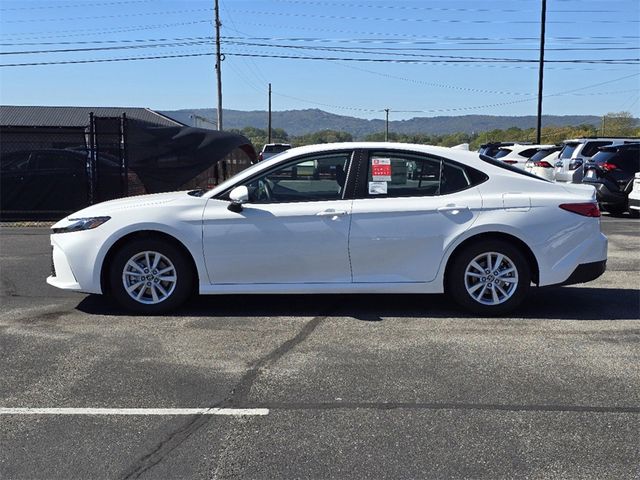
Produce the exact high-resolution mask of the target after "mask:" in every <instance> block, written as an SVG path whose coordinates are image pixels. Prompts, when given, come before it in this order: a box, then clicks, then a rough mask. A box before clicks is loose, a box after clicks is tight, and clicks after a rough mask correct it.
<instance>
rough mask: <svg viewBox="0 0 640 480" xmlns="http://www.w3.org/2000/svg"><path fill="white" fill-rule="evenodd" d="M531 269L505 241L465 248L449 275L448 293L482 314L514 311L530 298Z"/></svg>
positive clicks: (494, 241)
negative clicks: (528, 294) (528, 296)
mask: <svg viewBox="0 0 640 480" xmlns="http://www.w3.org/2000/svg"><path fill="white" fill-rule="evenodd" d="M530 284H531V268H530V266H529V263H528V262H527V259H526V258H525V257H524V255H523V254H522V252H521V251H520V250H519V249H518V248H517V247H515V246H514V245H512V244H510V243H508V242H505V241H503V240H483V241H479V242H476V243H473V244H471V245H468V246H466V247H464V249H463V250H462V251H461V252H459V253H458V254H457V255H456V256H455V257H454V258H453V260H452V263H451V266H450V268H449V270H448V272H447V285H446V291H447V293H448V294H449V295H450V296H451V297H452V298H453V299H454V300H455V301H456V302H457V303H458V304H459V305H461V306H462V307H464V308H465V309H466V310H469V311H471V312H473V313H476V314H480V315H490V316H491V315H501V314H504V313H507V312H510V311H512V310H513V309H515V308H516V307H517V306H518V305H520V304H521V303H522V302H523V300H524V299H525V298H526V296H527V292H528V291H529V287H530Z"/></svg>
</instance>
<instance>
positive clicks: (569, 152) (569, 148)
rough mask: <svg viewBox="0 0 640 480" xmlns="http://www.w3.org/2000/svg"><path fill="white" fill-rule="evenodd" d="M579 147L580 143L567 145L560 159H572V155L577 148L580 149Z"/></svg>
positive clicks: (561, 152) (563, 148)
mask: <svg viewBox="0 0 640 480" xmlns="http://www.w3.org/2000/svg"><path fill="white" fill-rule="evenodd" d="M578 145H580V144H579V143H565V145H564V147H562V150H561V151H560V156H559V157H558V158H562V159H565V158H571V155H573V152H575V151H576V148H578Z"/></svg>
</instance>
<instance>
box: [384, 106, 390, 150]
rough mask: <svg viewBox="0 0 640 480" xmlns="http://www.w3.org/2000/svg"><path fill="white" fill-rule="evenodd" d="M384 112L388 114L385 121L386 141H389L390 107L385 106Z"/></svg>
mask: <svg viewBox="0 0 640 480" xmlns="http://www.w3.org/2000/svg"><path fill="white" fill-rule="evenodd" d="M384 112H385V115H386V120H385V122H384V141H385V142H388V141H389V109H388V108H385V109H384Z"/></svg>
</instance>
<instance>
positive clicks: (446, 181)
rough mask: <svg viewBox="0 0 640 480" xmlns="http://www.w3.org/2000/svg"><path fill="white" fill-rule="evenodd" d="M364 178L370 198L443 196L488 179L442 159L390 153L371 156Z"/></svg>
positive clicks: (381, 152)
mask: <svg viewBox="0 0 640 480" xmlns="http://www.w3.org/2000/svg"><path fill="white" fill-rule="evenodd" d="M367 175H368V176H367V196H368V197H370V198H374V197H431V196H436V195H446V194H449V193H454V192H459V191H461V190H465V189H467V188H470V187H473V186H475V185H478V184H480V183H482V182H484V181H485V180H486V179H487V178H488V177H487V176H486V175H485V174H484V173H482V172H479V171H477V170H475V169H473V168H471V167H468V166H466V165H461V164H458V163H456V162H453V161H449V160H445V159H443V158H439V157H431V156H428V155H419V154H413V153H405V152H389V151H380V152H372V153H370V155H369V161H368V173H367Z"/></svg>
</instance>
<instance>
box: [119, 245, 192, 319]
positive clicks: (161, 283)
mask: <svg viewBox="0 0 640 480" xmlns="http://www.w3.org/2000/svg"><path fill="white" fill-rule="evenodd" d="M145 252H149V253H151V254H157V257H156V256H153V255H150V257H149V260H150V263H151V265H153V262H154V261H155V259H156V258H158V259H159V260H158V264H157V269H156V270H155V272H156V273H157V275H155V274H154V271H149V272H147V273H145V272H144V271H142V270H140V269H143V267H145V266H146V264H145ZM133 259H140V260H139V261H134V262H133V263H135V264H136V265H137V268H138V269H134V268H133V267H131V264H129V263H128V262H129V261H130V260H133ZM125 269H127V270H126V273H125ZM143 270H144V269H143ZM147 270H148V269H147ZM165 270H166V272H164V271H165ZM162 272H164V273H162ZM193 274H194V272H193V267H192V264H191V262H190V260H189V258H188V257H187V255H186V254H185V253H184V252H183V251H182V250H181V249H180V248H178V247H176V246H175V245H173V244H172V243H170V242H168V241H165V240H162V239H159V238H137V239H134V240H131V241H130V242H127V243H126V244H125V245H123V246H122V247H121V248H120V249H119V250H118V251H117V252H116V254H115V255H114V257H113V259H112V262H111V265H110V266H109V285H110V287H111V290H110V293H111V295H112V296H113V298H114V299H115V300H116V301H117V302H118V303H119V304H120V305H121V306H122V307H124V308H125V309H127V310H130V311H133V312H137V313H143V314H148V315H155V314H160V313H165V312H168V311H171V310H174V309H176V308H178V307H179V306H180V305H182V304H183V303H184V302H185V301H186V300H187V298H188V297H189V296H190V295H191V293H192V291H193V276H194V275H193ZM135 275H140V276H141V277H142V276H145V277H147V278H144V279H141V277H139V278H136V277H135ZM149 277H151V278H149ZM163 279H170V280H168V281H167V280H163ZM125 281H126V282H129V283H130V284H131V285H130V288H133V287H135V285H138V284H139V285H141V286H140V287H138V288H136V289H135V290H133V292H132V294H129V293H127V290H126V288H125ZM149 285H150V286H149ZM154 292H155V294H154ZM137 294H139V295H140V300H136V298H134V297H135V296H138V295H137ZM152 294H153V295H152ZM165 294H166V295H165ZM132 295H133V296H132ZM156 297H158V299H159V301H156Z"/></svg>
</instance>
